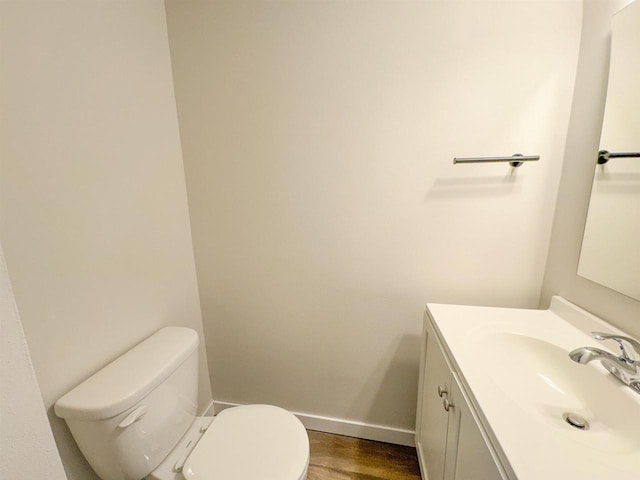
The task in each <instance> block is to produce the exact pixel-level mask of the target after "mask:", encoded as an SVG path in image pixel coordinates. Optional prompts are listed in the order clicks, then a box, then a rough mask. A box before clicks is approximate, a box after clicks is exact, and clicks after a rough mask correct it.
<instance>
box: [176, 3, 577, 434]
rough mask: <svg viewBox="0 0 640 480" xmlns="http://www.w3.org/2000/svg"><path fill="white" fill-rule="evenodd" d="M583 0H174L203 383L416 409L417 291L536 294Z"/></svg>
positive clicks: (533, 297) (421, 300)
mask: <svg viewBox="0 0 640 480" xmlns="http://www.w3.org/2000/svg"><path fill="white" fill-rule="evenodd" d="M580 16H581V2H538V1H531V2H490V1H487V2H472V1H466V2H451V1H447V2H418V1H416V2H390V1H388V2H375V1H368V2H321V1H320V2H284V1H276V2H259V1H246V2H237V1H229V2H222V1H218V2H207V1H177V0H175V1H174V0H168V1H167V20H168V26H169V34H170V47H171V55H172V66H173V71H174V79H175V87H176V99H177V104H178V115H179V121H180V130H181V136H182V142H183V151H184V160H185V170H186V175H187V185H188V193H189V207H190V212H191V218H192V226H193V237H194V238H193V240H194V249H195V253H196V263H197V268H198V276H199V287H200V295H201V299H202V306H203V316H204V328H205V332H206V336H207V347H208V357H209V362H210V365H211V367H212V370H211V373H212V385H213V391H214V398H215V399H217V400H221V401H229V402H240V403H244V402H268V403H276V404H280V405H282V406H284V407H286V408H289V409H291V410H294V411H298V412H303V413H309V414H313V415H324V416H329V417H336V418H339V419H346V420H352V421H360V422H366V423H371V424H377V425H382V426H389V427H395V428H400V429H413V424H414V415H415V401H416V390H417V376H418V352H419V345H420V337H419V334H420V323H421V314H422V310H423V308H424V304H425V302H427V301H431V302H446V303H462V304H478V305H500V306H522V307H535V306H537V304H538V301H539V294H540V286H541V283H542V277H543V273H544V266H545V260H546V255H547V247H548V239H549V236H550V231H551V223H552V215H553V208H554V204H555V196H556V192H557V186H558V181H559V175H560V166H561V162H562V154H563V152H564V139H565V133H566V129H567V124H568V118H569V110H570V101H571V98H572V88H573V83H574V75H575V67H576V62H577V50H578V40H579V31H580ZM516 152H520V153H524V154H539V155H541V156H542V160H541V161H540V162H538V163H533V164H526V165H524V166H523V167H522V168H520V169H519V170H518V171H515V172H512V171H511V170H510V167H509V166H508V165H506V164H490V165H469V166H464V165H458V166H454V165H452V159H453V157H455V156H461V157H465V156H486V155H511V154H513V153H516Z"/></svg>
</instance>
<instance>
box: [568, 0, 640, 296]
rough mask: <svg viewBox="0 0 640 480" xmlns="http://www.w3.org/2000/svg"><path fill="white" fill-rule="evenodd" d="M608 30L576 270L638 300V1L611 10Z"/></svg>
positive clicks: (639, 97) (639, 56)
mask: <svg viewBox="0 0 640 480" xmlns="http://www.w3.org/2000/svg"><path fill="white" fill-rule="evenodd" d="M612 32H613V33H612V39H611V63H610V67H609V84H608V87H607V102H606V106H605V114H604V121H603V125H602V136H601V137H600V153H599V154H598V158H594V159H593V163H594V165H596V167H595V174H594V179H593V186H592V190H591V200H590V202H589V212H588V214H587V222H586V225H585V231H584V238H583V240H582V250H581V251H580V262H579V265H578V275H580V276H582V277H585V278H587V279H589V280H592V281H594V282H596V283H599V284H601V285H604V286H605V287H609V288H612V289H614V290H616V291H618V292H620V293H623V294H625V295H628V296H630V297H633V298H635V299H638V300H640V0H636V1H635V2H633V3H631V4H630V5H628V6H627V7H625V8H624V9H623V10H622V11H620V12H618V13H617V14H615V15H614V17H613V29H612Z"/></svg>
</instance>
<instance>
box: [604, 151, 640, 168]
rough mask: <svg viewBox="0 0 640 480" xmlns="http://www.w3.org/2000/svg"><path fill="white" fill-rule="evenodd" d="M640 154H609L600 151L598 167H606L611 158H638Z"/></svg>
mask: <svg viewBox="0 0 640 480" xmlns="http://www.w3.org/2000/svg"><path fill="white" fill-rule="evenodd" d="M638 157H640V152H607V151H606V150H600V151H599V152H598V165H604V164H605V163H607V162H608V161H609V159H610V158H638Z"/></svg>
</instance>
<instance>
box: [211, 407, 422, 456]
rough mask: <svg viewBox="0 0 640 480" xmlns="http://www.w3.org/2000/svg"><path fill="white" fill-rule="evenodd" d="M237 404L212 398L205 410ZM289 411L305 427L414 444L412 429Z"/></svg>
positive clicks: (215, 409) (410, 445) (400, 443)
mask: <svg viewBox="0 0 640 480" xmlns="http://www.w3.org/2000/svg"><path fill="white" fill-rule="evenodd" d="M239 405H241V404H239V403H232V402H221V401H217V400H214V401H213V402H211V405H210V406H209V408H207V411H210V409H211V407H213V411H214V412H215V413H216V414H217V413H220V412H221V411H222V410H224V409H225V408H230V407H237V406H239ZM291 413H293V414H294V415H295V416H296V417H298V419H300V421H301V422H302V424H303V425H304V426H305V428H307V429H309V430H316V431H319V432H326V433H334V434H336V435H346V436H348V437H357V438H364V439H367V440H376V441H378V442H386V443H393V444H396V445H406V446H409V447H413V446H415V432H414V431H413V430H404V429H401V428H394V427H386V426H383V425H373V424H370V423H363V422H356V421H353V420H345V419H342V418H333V417H323V416H320V415H312V414H308V413H299V412H291Z"/></svg>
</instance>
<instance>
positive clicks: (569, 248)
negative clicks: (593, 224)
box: [541, 0, 640, 336]
mask: <svg viewBox="0 0 640 480" xmlns="http://www.w3.org/2000/svg"><path fill="white" fill-rule="evenodd" d="M628 3H629V0H609V1H606V2H603V1H598V0H585V3H584V16H583V27H582V38H581V41H580V57H579V63H578V72H577V76H576V85H575V92H574V98H573V105H572V110H571V119H570V123H569V130H568V133H567V146H566V151H565V156H564V163H563V167H562V179H561V182H560V189H559V193H558V202H557V207H556V213H555V218H554V222H553V235H552V237H551V244H550V247H549V257H548V260H547V268H546V272H545V276H544V284H543V289H542V296H541V306H542V307H543V308H546V306H547V305H548V304H549V301H550V298H551V296H552V295H562V296H563V297H565V298H566V299H568V300H570V301H572V302H575V303H576V304H578V305H580V306H581V307H583V308H585V309H587V310H589V311H591V312H593V313H594V314H596V315H598V316H600V317H602V318H604V319H606V320H608V321H609V322H611V323H613V324H615V325H617V326H618V327H619V328H621V329H623V330H626V331H627V332H629V333H630V334H632V335H636V336H638V335H640V322H639V321H638V319H640V302H639V301H637V300H634V299H632V298H631V297H627V296H625V295H622V294H620V293H618V292H616V291H614V290H611V289H609V288H606V287H603V286H601V285H598V284H597V283H595V282H592V281H590V280H587V279H586V278H583V277H580V276H578V275H577V273H576V272H577V269H578V259H579V256H580V246H581V244H582V234H583V232H584V226H585V220H586V216H587V208H588V206H589V196H590V193H591V183H592V179H593V175H594V171H595V170H594V162H595V158H596V155H597V152H598V146H599V143H600V129H601V126H602V119H603V115H604V104H605V96H606V88H607V77H608V69H609V45H610V41H611V16H612V15H613V14H614V13H616V12H618V11H619V10H621V9H622V8H623V7H624V6H625V5H627V4H628Z"/></svg>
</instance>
